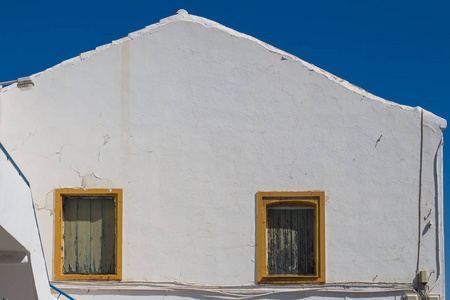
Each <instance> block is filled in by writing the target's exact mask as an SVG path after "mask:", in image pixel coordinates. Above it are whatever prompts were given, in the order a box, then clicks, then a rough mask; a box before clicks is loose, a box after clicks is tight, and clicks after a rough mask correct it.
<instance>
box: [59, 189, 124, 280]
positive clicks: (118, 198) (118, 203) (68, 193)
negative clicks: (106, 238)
mask: <svg viewBox="0 0 450 300" xmlns="http://www.w3.org/2000/svg"><path fill="white" fill-rule="evenodd" d="M74 196H75V197H76V196H80V197H102V196H105V197H114V200H115V207H116V216H115V219H116V220H115V221H116V225H115V226H116V245H115V246H116V259H115V264H116V266H115V269H116V273H115V274H95V275H94V274H92V275H90V274H63V260H64V249H63V233H64V230H63V223H64V222H63V200H64V198H65V197H74ZM122 197H123V193H122V190H121V189H86V190H85V189H55V248H54V274H53V275H54V276H53V277H54V279H55V280H122Z"/></svg>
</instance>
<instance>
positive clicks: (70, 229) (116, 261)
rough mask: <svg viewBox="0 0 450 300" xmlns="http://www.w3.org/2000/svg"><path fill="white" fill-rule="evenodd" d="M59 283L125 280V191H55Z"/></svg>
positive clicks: (55, 277)
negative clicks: (61, 281)
mask: <svg viewBox="0 0 450 300" xmlns="http://www.w3.org/2000/svg"><path fill="white" fill-rule="evenodd" d="M54 252H55V253H54V255H55V257H54V279H55V280H121V279H122V190H121V189H112V190H109V189H87V190H84V189H56V190H55V251H54Z"/></svg>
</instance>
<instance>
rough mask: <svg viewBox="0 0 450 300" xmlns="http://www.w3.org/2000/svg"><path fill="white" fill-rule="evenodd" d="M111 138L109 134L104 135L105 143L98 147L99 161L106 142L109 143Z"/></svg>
mask: <svg viewBox="0 0 450 300" xmlns="http://www.w3.org/2000/svg"><path fill="white" fill-rule="evenodd" d="M110 139H111V137H110V136H109V135H108V134H106V135H104V136H103V144H102V145H100V146H99V147H98V154H97V161H100V156H101V155H102V148H103V147H104V146H105V145H106V144H108V142H109V140H110Z"/></svg>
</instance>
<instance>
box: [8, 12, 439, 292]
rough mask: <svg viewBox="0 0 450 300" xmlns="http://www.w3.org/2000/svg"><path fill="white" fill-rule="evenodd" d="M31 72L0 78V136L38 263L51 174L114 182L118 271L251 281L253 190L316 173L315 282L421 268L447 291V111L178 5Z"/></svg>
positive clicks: (401, 279)
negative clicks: (37, 237)
mask: <svg viewBox="0 0 450 300" xmlns="http://www.w3.org/2000/svg"><path fill="white" fill-rule="evenodd" d="M32 78H33V81H34V83H35V86H34V87H32V88H28V89H18V88H16V87H10V88H6V89H4V90H3V92H2V96H1V97H2V98H1V109H0V139H1V141H2V142H3V143H4V145H5V146H6V147H7V149H8V150H9V151H10V152H11V154H12V155H13V156H14V157H15V159H16V160H17V161H18V162H19V164H20V165H21V166H22V169H23V171H24V172H25V174H27V177H28V178H29V180H30V181H31V183H32V188H33V195H34V200H35V202H36V205H37V207H38V208H39V212H38V217H39V222H40V225H41V229H42V230H43V231H45V234H44V237H43V238H44V247H45V252H46V257H47V263H48V267H49V270H52V257H53V234H52V232H53V201H54V200H53V197H54V194H53V192H54V189H55V188H60V187H62V188H79V187H82V188H94V187H96V188H121V189H123V191H124V200H123V202H124V219H123V221H124V225H123V233H124V241H123V272H124V273H123V280H124V281H140V282H169V283H184V284H193V285H195V286H202V285H207V286H253V285H255V272H256V271H255V266H256V263H255V259H256V255H255V251H256V248H255V247H256V245H255V236H256V232H255V220H256V215H255V212H256V207H255V194H256V192H257V191H314V190H320V191H325V193H326V281H327V284H335V283H342V284H350V283H355V282H356V283H361V284H363V285H364V284H367V286H369V287H370V286H371V285H372V284H375V285H376V284H381V283H383V284H384V283H388V284H390V283H400V284H405V285H408V284H409V285H410V286H411V287H412V283H413V280H414V279H415V274H416V270H417V269H418V268H419V269H426V270H428V271H429V272H430V274H431V276H430V285H433V284H434V282H436V280H437V279H438V280H437V284H436V285H435V286H434V289H433V293H440V294H443V291H444V278H443V277H444V272H443V269H444V266H443V259H444V258H443V227H442V202H443V198H442V146H441V142H442V129H444V128H445V126H446V122H445V120H443V119H441V118H439V117H437V116H435V115H433V114H431V113H429V112H426V111H425V112H423V110H422V109H421V108H411V107H407V106H402V105H398V104H395V103H392V102H389V101H386V100H383V99H381V98H378V97H376V96H373V95H371V94H369V93H367V92H365V91H363V90H361V89H359V88H357V87H355V86H352V85H351V84H349V83H348V82H345V81H343V80H341V79H339V78H336V77H334V76H333V75H331V74H329V73H327V72H325V71H323V70H320V69H318V68H317V67H315V66H312V65H310V64H308V63H306V62H303V61H301V60H299V59H298V58H296V57H293V56H291V55H289V54H287V53H284V52H282V51H280V50H277V49H275V48H273V47H271V46H269V45H266V44H264V43H262V42H260V41H257V40H255V39H253V38H251V37H248V36H245V35H243V34H240V33H237V32H234V31H232V30H230V29H228V28H225V27H223V26H221V25H219V24H217V23H214V22H211V21H209V20H206V19H203V18H199V17H195V16H191V15H187V14H185V13H180V14H178V15H176V16H173V17H170V18H167V19H164V20H162V21H161V22H160V23H158V24H155V25H152V26H149V27H147V28H145V29H143V30H142V31H139V32H135V33H132V34H130V35H129V36H128V37H126V38H124V39H122V40H118V41H115V42H113V43H112V44H110V45H105V46H102V47H99V48H97V49H96V50H95V51H91V52H87V53H83V54H81V55H80V56H79V57H77V58H74V59H71V60H68V61H66V62H63V63H62V64H60V65H58V66H55V67H53V68H51V69H48V70H46V71H44V72H42V73H39V74H36V75H34V76H32ZM422 114H423V118H422ZM422 120H423V121H422ZM422 133H423V134H422ZM421 149H423V151H421ZM420 185H421V189H420ZM420 195H421V196H420ZM419 202H420V211H421V222H420V224H419V216H418V211H419V210H418V208H419ZM428 221H432V225H431V227H428V226H426V223H427V222H428ZM419 231H420V233H419ZM419 236H420V239H421V246H420V257H419V259H418V239H419ZM99 285H101V284H99ZM67 286H68V287H69V286H70V284H67ZM277 288H279V287H277ZM124 289H126V288H124ZM281 289H282V287H281ZM93 290H95V288H93ZM80 293H84V292H80ZM91 293H92V292H91ZM105 293H107V292H105ZM112 293H116V292H112ZM117 293H118V292H117ZM398 293H400V295H401V291H400V292H397V294H396V293H395V292H391V293H390V294H389V293H388V294H381V295H382V296H383V297H384V296H389V297H390V296H398ZM375 295H376V294H374V295H373V297H375ZM109 296H111V295H109ZM173 296H174V297H176V295H173ZM329 296H330V297H341V296H342V294H339V293H338V295H334V294H330V295H329ZM105 297H106V298H108V297H107V296H105ZM124 297H125V296H124ZM280 297H281V296H280Z"/></svg>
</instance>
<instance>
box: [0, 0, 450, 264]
mask: <svg viewBox="0 0 450 300" xmlns="http://www.w3.org/2000/svg"><path fill="white" fill-rule="evenodd" d="M307 2H311V3H307ZM180 8H184V9H186V10H187V11H188V12H189V13H190V14H194V15H198V16H202V17H205V18H208V19H211V20H214V21H216V22H219V23H221V24H223V25H225V26H227V27H230V28H233V29H235V30H237V31H240V32H243V33H246V34H248V35H251V36H254V37H256V38H258V39H260V40H262V41H264V42H266V43H269V44H271V45H273V46H275V47H277V48H280V49H282V50H284V51H286V52H289V53H291V54H293V55H295V56H298V57H299V58H301V59H303V60H306V61H308V62H310V63H312V64H314V65H316V66H318V67H320V68H322V69H325V70H327V71H329V72H331V73H332V74H334V75H336V76H339V77H341V78H343V79H345V80H347V81H349V82H350V83H352V84H355V85H357V86H359V87H361V88H363V89H365V90H367V91H368V92H371V93H373V94H375V95H377V96H380V97H383V98H385V99H387V100H391V101H394V102H397V103H400V104H405V105H409V106H421V107H423V108H425V109H426V110H429V111H431V112H433V113H434V114H436V115H438V116H440V117H443V118H445V119H447V120H450V105H449V103H448V101H449V93H448V89H449V87H450V84H449V80H450V76H449V73H448V70H450V17H449V16H450V1H447V0H430V1H428V2H425V1H416V0H411V1H404V0H397V1H392V0H391V1H386V0H378V1H365V0H358V1H356V0H352V1H320V0H317V1H293V0H292V1H265V0H261V1H247V0H242V1H235V0H229V1H211V0H209V1H206V0H197V1H174V0H166V1H134V0H128V1H116V0H111V1H98V0H91V1H85V0H80V1H69V0H60V1H45V0H42V1H30V0H23V1H8V2H7V3H5V4H3V5H2V8H1V10H0V28H1V37H0V82H2V81H8V80H14V79H17V78H18V77H23V76H29V75H31V74H34V73H37V72H40V71H43V70H45V69H47V68H49V67H51V66H53V65H56V64H58V63H60V62H62V61H63V60H66V59H69V58H72V57H74V56H77V55H78V54H79V53H82V52H85V51H89V50H92V49H95V47H97V46H100V45H103V44H107V43H110V42H111V41H112V40H116V39H119V38H121V37H124V36H126V35H127V34H128V33H129V32H132V31H135V30H138V29H141V28H143V27H145V26H147V25H150V24H153V23H156V22H158V21H159V20H160V19H162V18H165V17H167V16H170V15H173V14H175V13H176V11H177V10H178V9H180ZM444 134H446V131H444ZM449 154H450V153H449V150H448V146H446V147H444V157H445V158H449V157H450V155H449ZM448 166H449V162H448V160H447V162H445V164H444V168H445V171H444V179H446V178H450V171H449V167H448ZM449 188H450V186H449V185H448V184H447V180H445V181H444V191H445V192H444V197H445V198H446V199H448V198H449V196H450V193H449V192H448V189H449ZM444 213H445V214H446V215H447V216H450V207H449V205H446V206H445V210H444ZM446 219H448V218H446ZM448 228H449V227H448V226H447V227H446V231H447V230H450V229H448ZM446 249H448V250H450V238H448V239H447V240H446ZM448 250H447V251H446V252H447V253H448ZM446 265H448V264H446ZM448 269H449V270H450V268H448Z"/></svg>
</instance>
